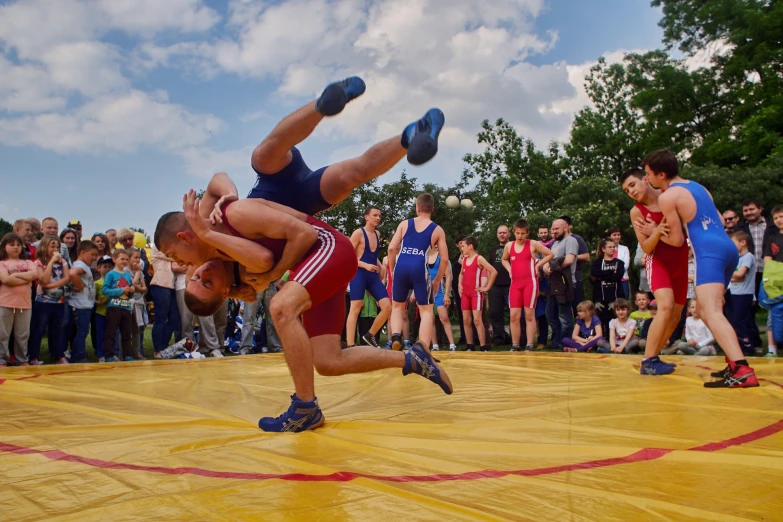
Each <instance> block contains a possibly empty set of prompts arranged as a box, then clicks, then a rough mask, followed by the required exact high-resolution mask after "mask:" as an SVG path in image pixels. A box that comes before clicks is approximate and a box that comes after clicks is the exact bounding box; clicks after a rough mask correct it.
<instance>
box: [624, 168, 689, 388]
mask: <svg viewBox="0 0 783 522" xmlns="http://www.w3.org/2000/svg"><path fill="white" fill-rule="evenodd" d="M620 184H621V185H622V187H623V191H624V192H625V193H626V194H628V196H630V197H631V198H632V199H634V200H635V201H636V202H637V203H636V205H634V207H633V208H632V209H631V223H632V224H633V229H634V232H636V239H637V240H638V241H639V244H640V245H641V246H642V250H643V251H644V253H645V254H646V259H645V270H646V272H647V280H648V281H649V282H650V289H651V290H652V292H653V295H654V296H655V301H656V302H657V303H658V313H657V315H656V316H655V318H654V319H653V322H652V323H651V324H650V330H649V333H648V334H647V345H646V347H645V350H644V358H643V359H642V366H641V370H640V371H641V374H642V375H665V374H668V373H672V372H673V371H674V368H675V365H674V364H671V363H666V362H663V361H662V360H661V359H660V358H659V357H658V354H659V353H660V352H661V349H662V348H663V345H664V343H665V342H666V340H667V339H668V338H669V337H671V335H672V332H674V329H675V328H677V323H678V322H679V320H680V315H681V314H682V309H683V307H684V306H685V304H686V302H687V296H688V245H685V244H684V245H682V246H679V247H673V246H671V245H669V244H667V243H665V242H663V241H660V239H661V237H664V236H667V235H668V234H669V227H668V225H667V223H666V220H665V219H664V217H663V214H662V213H661V209H660V207H659V206H658V195H659V192H658V191H657V190H655V189H654V188H652V187H651V186H650V185H649V184H648V183H647V179H646V178H645V174H644V172H643V171H642V170H641V169H638V168H633V169H630V170H628V171H626V172H624V173H623V175H622V176H620Z"/></svg>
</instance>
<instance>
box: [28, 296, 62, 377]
mask: <svg viewBox="0 0 783 522" xmlns="http://www.w3.org/2000/svg"><path fill="white" fill-rule="evenodd" d="M64 318H65V303H42V302H40V301H35V302H34V303H33V321H32V324H33V327H32V329H31V332H30V346H29V348H28V350H27V358H28V359H29V360H31V361H32V360H34V359H39V357H40V356H41V340H42V339H43V336H44V332H46V330H47V328H48V330H49V359H50V360H51V361H52V362H57V361H59V360H60V359H62V358H63V352H61V351H60V350H61V346H60V338H61V337H62V335H63V321H64Z"/></svg>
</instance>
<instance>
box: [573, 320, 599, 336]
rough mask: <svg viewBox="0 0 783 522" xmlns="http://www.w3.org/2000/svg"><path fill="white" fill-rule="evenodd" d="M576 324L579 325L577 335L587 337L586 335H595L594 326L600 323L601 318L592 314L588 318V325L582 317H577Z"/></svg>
mask: <svg viewBox="0 0 783 522" xmlns="http://www.w3.org/2000/svg"><path fill="white" fill-rule="evenodd" d="M576 325H577V326H578V327H579V337H581V338H582V339H587V338H588V337H591V336H593V335H595V327H596V326H600V325H601V320H600V319H599V318H598V317H597V316H595V315H594V316H593V318H592V319H591V320H590V325H589V326H588V325H587V323H585V322H584V321H583V320H582V319H577V320H576Z"/></svg>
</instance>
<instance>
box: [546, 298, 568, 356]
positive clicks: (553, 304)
mask: <svg viewBox="0 0 783 522" xmlns="http://www.w3.org/2000/svg"><path fill="white" fill-rule="evenodd" d="M546 318H547V320H548V321H549V326H550V327H551V328H552V348H563V337H564V336H568V337H570V336H571V334H572V333H573V332H574V316H573V314H572V312H571V303H563V304H560V303H558V302H557V298H556V297H553V296H548V297H547V298H546Z"/></svg>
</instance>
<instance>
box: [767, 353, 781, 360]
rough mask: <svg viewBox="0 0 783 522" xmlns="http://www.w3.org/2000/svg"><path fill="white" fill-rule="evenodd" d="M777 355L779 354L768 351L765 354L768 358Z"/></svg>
mask: <svg viewBox="0 0 783 522" xmlns="http://www.w3.org/2000/svg"><path fill="white" fill-rule="evenodd" d="M777 356H778V354H776V353H772V352H767V353H765V354H764V357H766V358H767V359H774V358H776V357H777Z"/></svg>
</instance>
